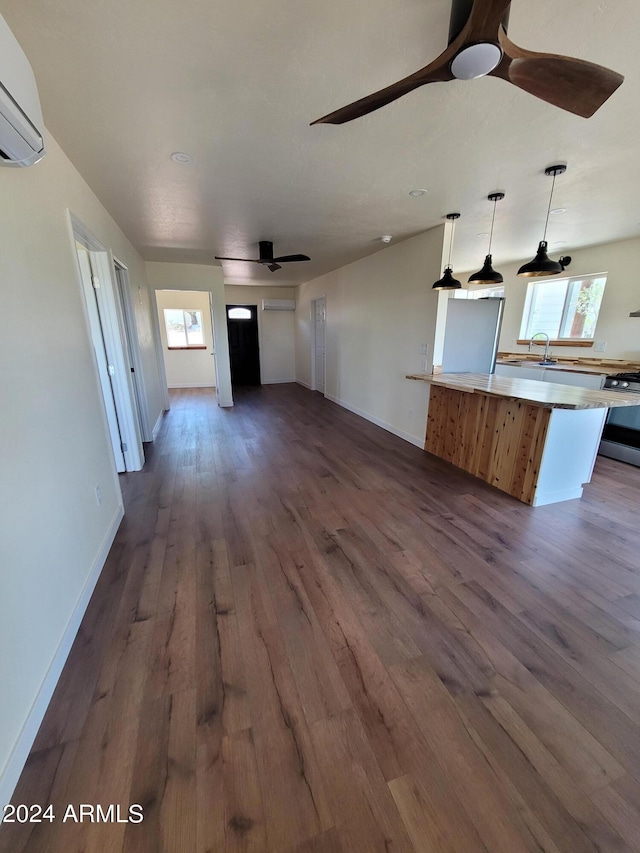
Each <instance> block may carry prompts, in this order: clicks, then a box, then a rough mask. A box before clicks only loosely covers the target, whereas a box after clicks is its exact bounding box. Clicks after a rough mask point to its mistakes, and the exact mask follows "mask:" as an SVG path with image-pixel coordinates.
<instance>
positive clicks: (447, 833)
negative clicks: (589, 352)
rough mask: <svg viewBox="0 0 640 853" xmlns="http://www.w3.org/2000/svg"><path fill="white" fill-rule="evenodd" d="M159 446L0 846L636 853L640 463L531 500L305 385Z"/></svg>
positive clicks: (189, 424)
mask: <svg viewBox="0 0 640 853" xmlns="http://www.w3.org/2000/svg"><path fill="white" fill-rule="evenodd" d="M147 459H148V461H147V465H146V467H145V469H144V471H143V472H141V473H139V474H129V475H125V476H124V477H123V478H122V484H123V488H124V490H125V493H126V506H127V514H126V517H125V519H124V521H123V524H122V527H121V529H120V532H119V533H118V537H117V540H116V542H115V544H114V546H113V549H112V551H111V554H110V556H109V559H108V562H107V565H106V567H105V569H104V571H103V573H102V576H101V578H100V580H99V583H98V586H97V589H96V592H95V594H94V596H93V598H92V600H91V603H90V606H89V609H88V611H87V613H86V616H85V618H84V620H83V623H82V627H81V629H80V633H79V635H78V638H77V640H76V642H75V645H74V647H73V650H72V652H71V655H70V657H69V660H68V663H67V665H66V667H65V670H64V672H63V675H62V678H61V680H60V683H59V685H58V688H57V690H56V693H55V696H54V698H53V701H52V703H51V706H50V708H49V710H48V712H47V715H46V718H45V721H44V723H43V725H42V728H41V730H40V732H39V734H38V737H37V741H36V743H35V745H34V748H33V751H32V753H31V755H30V757H29V760H28V763H27V766H26V768H25V770H24V773H23V775H22V778H21V781H20V784H19V786H18V789H17V791H16V793H15V796H14V802H15V803H41V804H42V805H43V806H44V805H47V804H48V803H53V805H54V809H55V812H56V815H57V819H56V821H55V822H54V823H53V824H49V823H41V824H34V825H22V826H20V825H17V824H14V825H8V824H5V825H3V826H2V827H0V850H1V851H2V853H20V851H28V852H29V853H63V851H64V852H65V853H73V851H77V852H78V853H79V851H83V853H90V852H91V853H93V851H95V853H111V851H113V853H116V852H117V851H127V853H129V851H137V852H138V853H151V851H166V853H217V851H255V853H368V851H380V853H401V851H403V853H404V852H405V851H424V853H438V851H456V853H476V851H490V853H524V851H537V852H538V853H540V851H546V853H587V851H589V852H590V853H595V851H616V852H617V853H622V852H623V851H639V850H640V557H639V555H640V532H639V525H638V508H639V499H640V470H638V469H635V468H632V467H630V466H627V465H624V464H622V463H618V462H615V461H612V460H609V459H599V460H598V463H597V466H596V472H595V476H594V481H593V483H592V484H591V485H590V486H588V487H587V488H586V490H585V496H584V498H583V500H581V501H570V502H567V503H564V504H557V505H555V506H550V507H540V508H537V509H531V508H530V507H528V506H525V505H523V504H520V503H519V502H518V501H516V500H514V499H512V498H510V497H508V496H507V495H505V494H502V493H500V492H498V491H495V490H493V489H492V488H491V487H489V486H485V485H484V484H483V483H480V482H479V481H476V480H474V479H473V478H471V477H469V476H468V475H466V474H464V473H462V472H460V471H458V470H456V469H454V468H452V467H450V466H449V465H447V464H446V463H443V462H441V461H440V460H437V459H435V458H433V457H430V456H428V455H427V454H424V453H423V452H422V451H420V450H419V449H417V448H415V447H412V446H411V445H408V444H406V443H405V442H403V441H401V440H400V439H398V438H395V437H394V436H392V435H390V434H388V433H386V432H384V431H383V430H381V429H378V428H377V427H375V426H373V425H372V424H370V423H367V422H366V421H363V420H361V419H360V418H358V417H356V416H355V415H353V414H351V413H349V412H347V411H345V410H343V409H341V408H339V407H338V406H336V405H334V404H332V403H330V402H328V401H326V400H324V399H323V398H321V397H320V396H319V395H317V394H314V393H312V392H310V391H306V390H305V389H303V388H301V387H297V386H293V385H289V386H271V387H263V388H255V389H247V390H245V391H241V392H240V393H238V394H237V404H236V406H235V408H234V409H233V410H223V409H219V408H218V407H217V406H216V404H215V401H214V399H213V396H212V395H211V393H210V392H209V391H206V390H189V391H182V392H175V393H173V395H172V409H171V411H170V412H169V413H168V414H167V416H166V419H165V421H164V425H163V428H162V431H161V434H160V436H159V438H158V441H157V442H156V444H155V446H153V447H149V448H147ZM80 803H85V804H97V803H100V804H102V806H103V807H105V808H106V806H107V805H108V804H111V803H114V804H121V807H122V814H123V815H124V816H126V814H127V809H128V807H129V805H130V804H131V803H139V804H141V805H142V806H143V808H144V821H143V822H142V823H139V824H134V823H83V824H76V823H73V822H70V821H68V822H66V823H63V822H62V820H61V817H62V815H63V814H64V811H65V808H66V806H67V804H72V805H75V806H76V808H77V806H78V804H80Z"/></svg>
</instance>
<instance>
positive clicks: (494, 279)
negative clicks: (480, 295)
mask: <svg viewBox="0 0 640 853" xmlns="http://www.w3.org/2000/svg"><path fill="white" fill-rule="evenodd" d="M492 263H493V261H492V258H491V255H487V257H486V258H485V259H484V266H483V267H482V269H481V270H478V272H476V273H474V274H473V275H472V276H469V284H502V282H503V281H504V278H503V277H502V273H499V272H496V271H495V270H494V268H493V266H492Z"/></svg>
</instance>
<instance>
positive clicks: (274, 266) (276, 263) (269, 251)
mask: <svg viewBox="0 0 640 853" xmlns="http://www.w3.org/2000/svg"><path fill="white" fill-rule="evenodd" d="M258 246H259V247H260V257H259V258H220V257H218V255H216V256H215V258H216V261H244V262H245V263H247V264H262V265H263V266H265V267H269V269H270V270H271V272H275V271H276V270H280V269H282V267H281V266H280V265H281V264H295V263H298V261H310V260H311V258H310V257H309V256H308V255H283V256H282V257H281V258H274V257H273V243H271V242H270V241H269V240H260V242H259V243H258Z"/></svg>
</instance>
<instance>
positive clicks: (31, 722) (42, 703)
mask: <svg viewBox="0 0 640 853" xmlns="http://www.w3.org/2000/svg"><path fill="white" fill-rule="evenodd" d="M123 518H124V507H123V506H122V504H120V506H119V507H118V508H117V510H116V513H115V515H114V517H113V519H112V521H111V524H110V525H109V529H108V530H107V532H106V534H105V537H104V539H103V541H102V545H101V546H100V550H99V551H98V554H97V555H96V558H95V560H94V562H93V566H92V567H91V571H90V573H89V577H88V578H87V580H86V583H85V585H84V588H83V590H82V592H81V593H80V597H79V598H78V601H77V603H76V606H75V608H74V610H73V613H72V614H71V618H70V619H69V621H68V623H67V627H66V629H65V632H64V634H63V636H62V639H61V640H60V644H59V645H58V648H57V650H56V653H55V655H54V657H53V661H52V662H51V665H50V666H49V670H48V672H47V674H46V675H45V677H44V681H43V682H42V684H41V685H40V690H39V691H38V695H37V696H36V698H35V701H34V703H33V705H32V706H31V710H30V711H29V713H28V715H27V719H26V720H25V723H24V725H23V727H22V731H21V732H20V734H19V736H18V739H17V741H16V743H15V745H14V747H13V750H12V751H11V755H10V756H9V758H8V760H7V763H6V764H5V766H4V768H3V770H2V773H1V774H0V804H4V803H9V802H11V797H12V796H13V792H14V791H15V788H16V785H17V784H18V779H19V778H20V774H21V773H22V770H23V768H24V765H25V762H26V760H27V758H28V757H29V752H30V751H31V747H32V746H33V742H34V741H35V739H36V735H37V734H38V729H39V728H40V724H41V723H42V720H43V718H44V715H45V712H46V710H47V708H48V706H49V702H50V701H51V697H52V696H53V691H54V690H55V688H56V685H57V683H58V679H59V678H60V675H61V673H62V670H63V668H64V665H65V663H66V660H67V657H68V656H69V652H70V651H71V646H72V645H73V641H74V640H75V638H76V634H77V633H78V629H79V628H80V623H81V622H82V617H83V616H84V614H85V611H86V609H87V606H88V604H89V599H90V598H91V595H92V593H93V590H94V589H95V585H96V583H97V582H98V578H99V577H100V573H101V572H102V569H103V567H104V564H105V562H106V560H107V556H108V554H109V550H110V549H111V546H112V544H113V540H114V539H115V537H116V533H117V532H118V528H119V527H120V522H121V521H122V519H123ZM1 822H2V814H1V813H0V823H1Z"/></svg>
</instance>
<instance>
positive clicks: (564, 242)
mask: <svg viewBox="0 0 640 853" xmlns="http://www.w3.org/2000/svg"><path fill="white" fill-rule="evenodd" d="M553 245H554V246H566V245H567V241H566V240H556V242H555V243H554V244H553Z"/></svg>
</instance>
